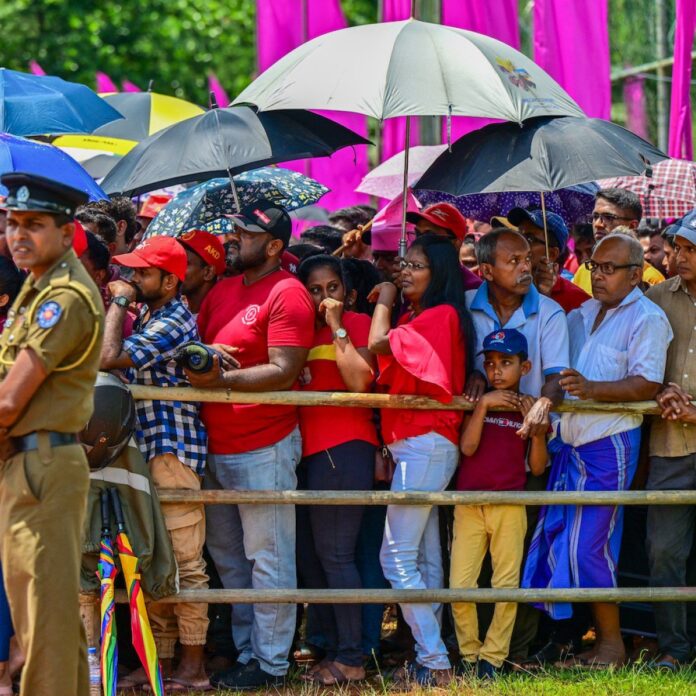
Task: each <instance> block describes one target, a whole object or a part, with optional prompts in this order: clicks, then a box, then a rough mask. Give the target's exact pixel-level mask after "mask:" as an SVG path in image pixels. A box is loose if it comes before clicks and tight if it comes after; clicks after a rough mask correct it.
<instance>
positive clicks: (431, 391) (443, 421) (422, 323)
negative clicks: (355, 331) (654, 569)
mask: <svg viewBox="0 0 696 696" xmlns="http://www.w3.org/2000/svg"><path fill="white" fill-rule="evenodd" d="M389 346H390V347H391V350H392V355H380V356H378V361H379V370H380V375H379V379H378V383H379V384H383V385H388V391H389V393H390V394H417V395H422V396H429V397H431V398H433V399H437V400H438V401H441V402H442V403H449V402H450V401H452V397H453V396H455V395H459V394H462V393H463V392H464V383H465V381H466V374H465V373H466V369H465V364H466V347H465V345H464V340H463V338H462V334H461V330H460V323H459V316H458V314H457V311H456V310H455V309H454V307H452V306H450V305H439V306H437V307H432V308H431V309H426V310H424V311H423V312H421V313H420V314H419V315H418V316H417V317H413V318H411V315H410V314H404V316H402V317H401V319H399V323H398V325H397V327H396V328H395V329H392V330H391V331H390V332H389ZM462 417H463V413H462V411H425V410H415V409H396V408H385V409H382V411H381V418H382V437H383V439H384V442H385V444H387V445H389V444H391V443H393V442H396V441H397V440H403V439H404V438H406V437H417V436H418V435H425V434H426V433H429V432H431V431H435V432H436V433H439V434H440V435H442V436H443V437H446V438H447V439H448V440H450V441H452V442H454V443H455V444H456V445H457V446H459V429H460V427H461V424H462Z"/></svg>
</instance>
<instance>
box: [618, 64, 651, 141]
mask: <svg viewBox="0 0 696 696" xmlns="http://www.w3.org/2000/svg"><path fill="white" fill-rule="evenodd" d="M623 97H624V104H625V105H626V128H628V130H630V131H632V132H633V133H635V134H636V135H639V136H640V137H641V138H644V139H645V140H648V104H647V101H646V98H645V78H644V77H641V76H640V75H636V76H635V77H628V78H626V80H625V81H624V88H623Z"/></svg>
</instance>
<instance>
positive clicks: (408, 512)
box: [380, 432, 459, 669]
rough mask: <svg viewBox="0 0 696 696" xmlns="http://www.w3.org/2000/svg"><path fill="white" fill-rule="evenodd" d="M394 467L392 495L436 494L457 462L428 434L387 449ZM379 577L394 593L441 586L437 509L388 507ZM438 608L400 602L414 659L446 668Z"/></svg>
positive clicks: (449, 447) (451, 449)
mask: <svg viewBox="0 0 696 696" xmlns="http://www.w3.org/2000/svg"><path fill="white" fill-rule="evenodd" d="M389 449H390V451H391V453H392V456H393V457H394V462H395V463H396V470H395V471H394V479H393V480H392V486H391V489H392V491H442V490H444V489H445V488H446V487H447V484H448V483H449V481H450V479H451V478H452V475H453V474H454V471H455V469H456V468H457V462H458V461H459V449H458V448H457V446H456V445H454V444H453V443H452V442H450V441H449V440H448V439H447V438H445V437H443V436H442V435H438V434H437V433H434V432H430V433H427V434H426V435H420V436H418V437H409V438H406V439H405V440H399V441H398V442H395V443H394V444H392V445H390V446H389ZM380 561H381V563H382V569H383V570H384V575H385V577H386V578H387V580H389V582H390V583H391V585H392V587H393V588H394V589H395V590H404V589H426V588H428V589H430V588H440V587H442V586H443V583H444V574H443V570H442V552H441V549H440V532H439V526H438V518H437V508H434V507H433V506H415V505H390V506H389V507H388V508H387V522H386V525H385V528H384V539H383V540H382V549H381V552H380ZM439 608H440V605H438V604H402V605H401V611H402V612H403V615H404V618H405V619H406V622H407V623H408V625H409V626H410V627H411V631H412V632H413V637H414V638H415V640H416V659H417V661H418V663H419V664H421V665H423V666H425V667H429V668H430V669H448V668H449V667H450V662H449V658H448V657H447V649H446V648H445V644H444V642H443V641H442V637H441V636H440V622H439V620H438V614H439Z"/></svg>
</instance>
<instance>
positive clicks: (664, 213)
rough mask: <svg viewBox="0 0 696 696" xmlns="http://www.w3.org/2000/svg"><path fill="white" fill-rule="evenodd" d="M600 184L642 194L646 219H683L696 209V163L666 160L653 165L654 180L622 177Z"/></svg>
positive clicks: (641, 177)
mask: <svg viewBox="0 0 696 696" xmlns="http://www.w3.org/2000/svg"><path fill="white" fill-rule="evenodd" d="M599 185H600V186H601V187H602V188H622V189H628V190H629V191H633V192H634V193H636V194H638V196H640V202H641V204H642V205H643V215H644V216H645V217H652V218H679V217H682V216H683V215H686V214H687V213H688V212H689V211H690V210H693V209H694V208H696V162H689V161H687V160H677V159H669V160H663V161H662V162H658V163H657V164H656V165H654V166H653V171H652V177H647V176H618V177H614V178H613V179H602V181H600V182H599Z"/></svg>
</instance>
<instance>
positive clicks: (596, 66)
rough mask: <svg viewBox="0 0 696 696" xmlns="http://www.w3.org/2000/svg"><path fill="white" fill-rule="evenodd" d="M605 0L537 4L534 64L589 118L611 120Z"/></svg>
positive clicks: (545, 0) (557, 0)
mask: <svg viewBox="0 0 696 696" xmlns="http://www.w3.org/2000/svg"><path fill="white" fill-rule="evenodd" d="M607 2H608V0H583V1H582V2H579V1H576V2H568V0H535V2H534V15H533V17H534V60H535V61H536V62H537V64H538V65H540V66H541V67H542V68H543V69H544V70H546V72H547V73H549V75H551V77H553V78H554V79H555V80H556V82H558V83H559V84H560V85H561V87H563V88H564V89H565V90H566V91H567V92H568V94H570V96H571V97H573V99H575V101H576V102H577V103H578V104H579V105H580V108H581V109H583V111H585V113H586V114H587V115H588V116H591V117H593V118H605V119H608V118H609V117H610V115H611V82H610V72H611V64H610V62H609V23H608V15H607Z"/></svg>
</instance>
